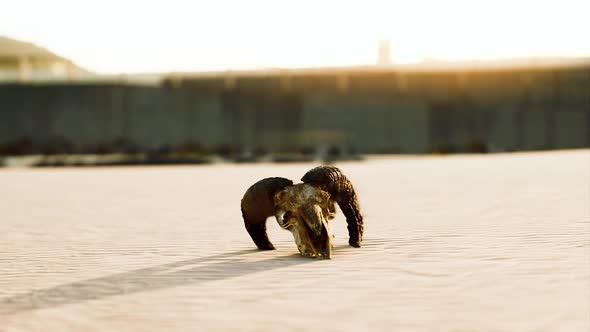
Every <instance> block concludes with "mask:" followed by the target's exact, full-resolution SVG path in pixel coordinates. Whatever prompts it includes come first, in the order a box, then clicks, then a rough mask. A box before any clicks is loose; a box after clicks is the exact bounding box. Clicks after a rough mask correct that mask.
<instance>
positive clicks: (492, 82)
mask: <svg viewBox="0 0 590 332" xmlns="http://www.w3.org/2000/svg"><path fill="white" fill-rule="evenodd" d="M23 140H25V141H27V142H29V143H27V144H29V145H30V149H33V150H35V149H36V150H39V149H41V150H42V149H43V147H46V146H47V145H52V144H53V145H56V146H60V145H67V146H68V151H87V150H88V149H89V147H90V149H94V148H98V147H100V146H102V147H104V146H109V145H116V144H123V143H121V142H124V144H126V145H127V146H132V147H133V148H134V149H139V150H153V149H166V148H172V149H174V148H176V147H178V146H182V145H187V144H193V145H199V146H201V147H203V148H207V149H218V148H222V147H226V148H228V147H231V148H233V149H236V150H249V151H251V150H257V149H258V150H265V151H296V150H301V149H318V148H320V149H329V148H334V147H336V148H339V149H341V150H344V151H348V150H350V151H355V152H361V153H429V152H466V151H483V150H488V151H515V150H540V149H565V148H584V147H589V146H590V62H589V64H588V66H578V67H573V68H544V69H515V70H504V71H473V72H451V71H446V72H445V71H441V72H400V71H384V72H375V71H370V72H369V71H367V72H358V71H357V72H342V73H326V74H301V75H297V74H291V75H289V76H281V75H279V74H277V75H266V76H260V77H249V76H244V77H241V76H238V77H232V78H231V80H228V78H223V77H211V78H188V77H184V78H180V79H179V78H175V79H174V80H170V81H166V82H165V84H163V85H162V86H160V87H145V86H133V85H125V84H78V85H73V84H67V85H58V84H51V85H50V84H48V85H17V84H13V85H0V146H4V147H5V149H4V150H5V151H6V147H7V146H11V145H14V144H19V143H18V142H19V141H23ZM116 142H119V143H116ZM21 143H22V142H21ZM23 144H24V143H23ZM5 153H6V152H5Z"/></svg>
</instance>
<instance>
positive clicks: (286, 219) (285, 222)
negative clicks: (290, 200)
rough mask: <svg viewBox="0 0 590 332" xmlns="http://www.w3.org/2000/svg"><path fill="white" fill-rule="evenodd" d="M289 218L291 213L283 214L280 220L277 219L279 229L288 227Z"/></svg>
mask: <svg viewBox="0 0 590 332" xmlns="http://www.w3.org/2000/svg"><path fill="white" fill-rule="evenodd" d="M290 218H291V212H288V211H287V212H285V213H284V214H283V216H282V218H280V219H279V225H280V226H281V227H287V226H288V225H289V219H290Z"/></svg>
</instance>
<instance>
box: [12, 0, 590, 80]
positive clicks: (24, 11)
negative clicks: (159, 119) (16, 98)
mask: <svg viewBox="0 0 590 332" xmlns="http://www.w3.org/2000/svg"><path fill="white" fill-rule="evenodd" d="M0 35H5V36H9V37H12V38H16V39H24V40H28V41H32V42H35V43H37V44H40V45H42V46H45V47H47V48H49V49H51V50H53V51H54V52H56V53H58V54H61V55H63V56H66V57H68V58H70V59H72V60H74V61H76V62H77V63H79V64H80V65H82V66H84V67H86V68H88V69H91V70H95V71H98V72H102V73H117V72H146V71H186V70H225V69H245V68H261V67H307V66H338V65H355V64H374V63H375V62H376V59H377V44H378V41H379V40H382V39H389V40H390V41H391V45H392V60H393V61H394V62H398V63H404V62H416V61H420V60H422V59H424V58H436V59H447V60H462V59H495V58H514V57H531V56H589V55H590V0H559V1H557V0H556V1H543V0H536V1H535V0H491V1H477V0H471V1H469V0H465V1H461V0H445V1H443V0H431V1H426V0H406V1H396V0H385V1H371V0H362V1H345V0H341V1H328V0H323V1H322V0H315V1H313V0H309V1H308V0H297V1H296V0H292V1H279V0H274V1H272V0H269V1H264V0H233V1H230V0H208V1H197V0H192V1H188V0H187V1H182V0H165V1H149V0H144V1H132V0H127V1H126V0H100V1H98V0H97V1H83V0H72V1H69V0H38V1H34V0H0Z"/></svg>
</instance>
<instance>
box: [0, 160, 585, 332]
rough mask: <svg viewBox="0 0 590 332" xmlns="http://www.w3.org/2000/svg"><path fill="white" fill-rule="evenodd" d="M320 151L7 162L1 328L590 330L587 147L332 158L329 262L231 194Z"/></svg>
mask: <svg viewBox="0 0 590 332" xmlns="http://www.w3.org/2000/svg"><path fill="white" fill-rule="evenodd" d="M313 166H315V165H314V164H307V163H301V164H281V165H277V164H244V165H227V164H221V165H205V166H174V167H114V168H60V169H14V168H7V169H0V253H1V254H0V331H3V332H5V331H174V330H176V331H303V330H317V331H365V330H367V331H455V332H459V331H510V332H514V331H551V332H556V331H568V332H570V331H572V332H574V331H589V330H590V150H578V151H563V152H545V153H521V154H498V155H481V156H449V157H409V156H408V157H379V158H376V157H375V158H370V159H369V160H367V161H363V162H342V163H338V164H337V166H339V167H341V169H342V170H343V171H344V172H345V173H346V174H347V175H348V176H349V177H350V178H351V180H352V181H353V184H354V185H355V187H356V189H357V192H358V195H359V199H360V203H361V207H362V211H363V213H364V216H365V225H366V227H365V229H366V232H365V240H364V246H363V247H362V248H358V249H357V248H351V247H349V246H348V245H347V241H348V235H347V232H346V222H345V220H344V218H343V216H342V213H341V212H340V211H338V215H337V218H336V219H335V220H333V221H332V230H333V231H334V233H335V235H336V239H335V250H334V252H333V258H332V259H331V260H315V259H307V258H301V257H299V256H298V253H297V249H296V246H295V244H294V242H293V240H292V238H291V234H290V233H288V232H286V231H283V230H281V229H280V228H279V227H278V225H276V222H275V221H274V220H271V219H269V234H270V238H271V240H272V241H273V243H274V244H275V246H276V247H277V250H275V251H267V252H263V251H258V250H255V247H254V245H253V243H252V242H251V240H250V238H249V237H248V235H247V233H246V231H245V229H244V228H243V224H242V220H241V214H240V209H239V203H240V199H241V196H242V195H243V193H244V191H245V190H246V189H247V188H248V186H249V185H250V184H252V183H254V182H255V181H257V180H259V179H261V178H263V177H268V176H284V177H289V178H292V179H293V180H298V179H299V178H301V176H302V175H303V174H304V173H305V172H306V171H307V170H308V169H310V168H311V167H313Z"/></svg>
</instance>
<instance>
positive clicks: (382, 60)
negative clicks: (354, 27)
mask: <svg viewBox="0 0 590 332" xmlns="http://www.w3.org/2000/svg"><path fill="white" fill-rule="evenodd" d="M377 65H379V66H389V65H391V44H390V43H389V40H382V41H380V42H379V54H378V57H377Z"/></svg>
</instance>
